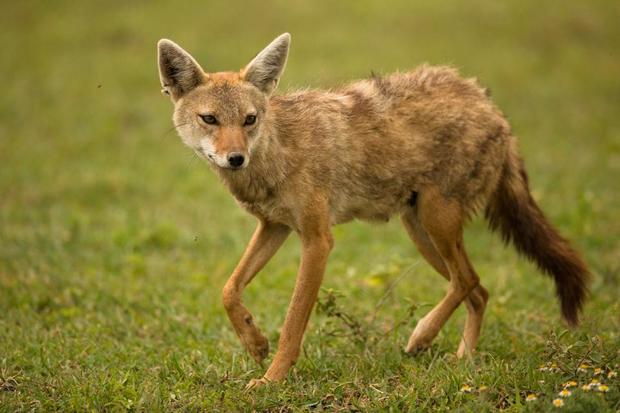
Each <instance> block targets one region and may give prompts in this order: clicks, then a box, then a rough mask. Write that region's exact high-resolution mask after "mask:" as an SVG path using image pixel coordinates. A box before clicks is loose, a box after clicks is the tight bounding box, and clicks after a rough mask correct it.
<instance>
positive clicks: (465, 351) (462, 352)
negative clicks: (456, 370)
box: [456, 341, 474, 359]
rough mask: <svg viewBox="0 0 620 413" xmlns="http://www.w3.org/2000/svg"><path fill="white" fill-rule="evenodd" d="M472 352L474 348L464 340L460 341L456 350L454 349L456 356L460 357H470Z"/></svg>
mask: <svg viewBox="0 0 620 413" xmlns="http://www.w3.org/2000/svg"><path fill="white" fill-rule="evenodd" d="M473 354H474V350H473V349H472V348H471V347H470V346H468V345H467V344H465V342H464V341H461V344H459V348H458V350H456V358H457V359H462V358H463V357H471V356H472V355H473Z"/></svg>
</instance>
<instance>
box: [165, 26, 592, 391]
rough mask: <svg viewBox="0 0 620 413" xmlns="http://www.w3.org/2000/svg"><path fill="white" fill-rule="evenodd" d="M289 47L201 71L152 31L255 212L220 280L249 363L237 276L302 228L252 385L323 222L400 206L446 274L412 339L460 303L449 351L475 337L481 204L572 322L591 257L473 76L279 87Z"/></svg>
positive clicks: (187, 112) (173, 78) (285, 43)
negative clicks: (460, 321) (551, 212)
mask: <svg viewBox="0 0 620 413" xmlns="http://www.w3.org/2000/svg"><path fill="white" fill-rule="evenodd" d="M289 44H290V35H289V34H288V33H285V34H282V35H281V36H279V37H278V38H276V39H275V40H274V41H273V42H272V43H271V44H269V45H268V46H267V47H266V48H265V49H264V50H262V51H261V52H260V53H259V54H258V55H256V57H255V58H254V59H253V60H252V61H250V63H249V64H248V65H247V66H245V67H244V68H243V69H241V70H240V71H238V72H220V73H206V72H204V71H203V69H202V68H201V67H200V65H199V64H198V63H197V62H196V60H194V58H193V57H192V56H190V55H189V54H188V53H187V52H186V51H184V50H183V49H182V48H181V47H179V46H178V45H176V44H175V43H173V42H172V41H170V40H166V39H162V40H160V41H159V43H158V59H159V74H160V79H161V83H162V87H163V92H164V93H166V94H169V95H170V97H171V98H172V101H173V102H174V116H173V121H174V125H175V126H176V129H177V131H178V133H179V135H180V136H181V138H182V139H183V141H184V143H185V144H186V145H187V146H189V147H190V148H191V149H193V150H194V151H195V152H196V153H197V154H198V155H199V156H200V157H202V158H204V159H206V160H207V161H208V162H209V164H210V165H211V166H212V168H213V169H214V170H215V172H216V173H217V174H218V175H219V177H220V178H221V180H222V182H223V183H224V185H226V186H227V187H228V189H229V190H230V192H232V194H233V196H234V197H235V198H236V199H237V201H238V203H239V204H240V205H241V207H243V208H244V209H246V210H247V211H248V212H249V213H251V214H252V215H254V216H255V217H256V218H257V219H258V226H257V229H256V231H255V232H254V235H253V236H252V239H251V241H250V243H249V245H248V247H247V249H246V251H245V253H244V254H243V257H242V258H241V261H240V262H239V264H238V265H237V267H236V268H235V270H234V272H233V274H232V276H231V277H230V279H229V280H228V282H227V283H226V285H225V286H224V289H223V302H224V306H225V308H226V312H227V314H228V317H229V318H230V321H231V322H232V325H233V327H234V329H235V331H236V333H237V334H238V336H239V338H240V339H241V342H242V343H243V345H244V346H245V347H246V349H247V350H248V351H249V353H250V354H251V355H252V357H253V358H254V359H256V360H257V361H258V362H261V361H262V360H263V359H264V358H265V357H266V356H267V353H268V349H269V344H268V341H267V339H266V338H265V337H264V336H263V334H261V332H260V330H259V329H258V327H257V326H256V325H255V323H254V320H253V318H252V315H251V314H250V312H249V311H248V310H247V309H246V308H245V307H244V306H243V304H242V300H241V294H242V291H243V288H244V287H245V286H246V285H247V284H248V283H250V281H251V280H252V279H253V278H254V276H255V275H256V274H257V273H258V272H259V271H260V270H261V269H262V268H263V266H264V265H265V263H266V262H267V261H268V260H269V259H270V258H271V257H272V256H273V254H274V253H275V252H276V251H277V250H278V248H279V247H280V245H282V243H283V242H284V240H285V239H286V238H287V236H288V235H289V233H290V232H291V231H295V232H297V233H298V234H299V237H300V238H301V245H302V258H301V265H300V267H299V273H298V275H297V282H296V285H295V288H294V292H293V297H292V299H291V302H290V305H289V309H288V313H287V316H286V319H285V322H284V326H283V328H282V332H281V335H280V339H279V343H278V350H277V352H276V354H275V357H274V359H273V362H272V363H271V365H270V367H269V368H268V369H267V371H266V373H265V375H264V377H262V378H261V379H254V380H252V381H251V382H250V383H249V384H248V387H249V388H251V387H255V386H258V385H261V384H264V383H267V382H269V381H275V380H281V379H283V378H284V377H285V376H286V374H287V372H288V370H289V368H290V367H291V366H292V365H293V364H294V363H295V360H296V359H297V357H298V355H299V350H300V345H301V342H302V338H303V334H304V330H305V328H306V324H307V323H308V318H309V317H310V313H311V310H312V307H313V305H314V303H315V301H316V298H317V294H318V291H319V286H320V284H321V280H322V278H323V273H324V270H325V265H326V262H327V257H328V255H329V252H330V250H331V249H332V245H333V239H332V236H331V233H330V228H331V227H332V226H333V225H336V224H340V223H344V222H347V221H350V220H353V219H360V220H370V221H387V220H388V219H389V218H390V217H391V216H392V215H395V214H398V215H400V218H401V220H402V223H403V225H404V227H405V229H406V230H407V233H408V234H409V236H410V237H411V239H412V240H413V242H414V243H415V244H416V246H417V247H418V249H419V251H420V253H421V254H422V256H424V258H426V260H427V261H428V262H429V264H430V265H431V266H433V267H434V268H435V269H436V270H437V272H439V273H440V274H441V275H442V276H443V277H445V278H446V279H447V280H448V281H449V288H448V292H447V293H446V295H445V297H444V298H443V299H442V300H441V302H440V303H439V304H437V306H436V307H435V308H433V309H432V310H431V311H430V312H429V313H428V314H427V315H426V316H425V317H423V318H422V319H421V320H420V321H419V322H418V324H417V326H416V328H415V329H414V331H413V333H412V334H411V337H410V338H409V342H408V344H407V347H406V351H408V352H416V351H419V350H421V349H425V348H427V347H428V346H429V345H430V344H431V342H432V340H433V339H434V338H435V336H436V335H437V333H438V332H439V330H440V329H441V327H442V326H443V325H444V324H445V322H446V321H447V320H448V318H449V317H450V316H451V314H452V313H453V312H454V310H455V309H456V308H457V307H458V305H459V304H460V303H461V302H462V301H464V302H465V305H466V306H467V319H466V321H465V327H464V331H463V335H462V340H461V343H460V345H459V347H458V350H457V353H456V354H457V356H458V357H462V356H464V355H468V354H470V353H471V352H472V351H473V350H474V348H475V346H476V342H477V340H478V335H479V333H480V327H481V323H482V317H483V313H484V310H485V306H486V303H487V299H488V293H487V291H486V289H485V288H484V287H483V286H482V285H481V284H480V281H479V278H478V275H477V274H476V272H475V270H474V268H473V266H472V265H471V263H470V261H469V258H468V257H467V254H466V252H465V247H464V245H463V225H464V224H465V222H466V221H467V220H468V218H470V217H471V216H472V215H473V214H475V213H477V212H479V211H482V210H484V212H485V215H486V217H487V218H488V221H489V226H490V228H491V229H493V230H499V232H500V233H501V234H502V237H503V239H504V241H506V242H512V243H513V244H514V245H515V247H516V248H517V250H518V251H519V252H520V253H522V254H523V255H525V256H526V257H527V258H529V259H530V260H532V261H534V262H535V263H536V264H537V265H538V267H539V268H540V269H541V270H542V272H544V273H546V274H548V275H549V276H551V277H552V278H553V279H554V280H555V284H556V292H557V296H558V297H559V300H560V303H561V309H562V315H563V317H564V319H565V320H566V322H567V323H568V324H569V325H575V324H577V322H578V315H579V312H580V311H581V308H582V305H583V303H584V300H585V297H586V295H587V290H588V288H587V286H588V279H589V273H588V270H587V268H586V266H585V264H584V262H583V261H582V259H581V258H580V257H579V255H578V254H577V253H576V252H575V251H574V250H573V249H572V248H571V246H570V245H569V243H568V241H567V240H565V239H564V238H563V237H562V236H560V235H559V234H558V232H557V231H556V230H555V229H554V227H553V226H552V225H551V224H550V223H549V222H548V221H547V219H546V218H545V216H544V214H543V213H542V211H541V210H540V209H539V207H538V206H537V205H536V203H535V202H534V199H533V198H532V196H531V194H530V191H529V188H528V179H527V175H526V173H525V169H524V166H523V162H522V160H521V158H520V156H519V154H518V150H517V139H516V138H515V136H514V135H513V134H512V133H511V130H510V126H509V125H508V122H507V121H506V119H505V117H504V116H503V114H502V112H501V111H500V110H499V109H498V108H497V107H496V106H495V105H494V104H493V103H492V102H491V100H490V98H489V94H488V93H487V91H486V90H485V89H484V88H483V87H481V86H480V85H479V84H478V82H477V81H476V80H475V79H464V78H462V77H460V76H459V74H458V73H457V71H456V70H454V69H452V68H449V67H432V66H427V65H424V66H421V67H419V68H417V69H416V70H414V71H411V72H406V73H397V74H392V75H389V76H384V77H380V76H373V77H371V78H369V79H365V80H360V81H357V82H354V83H351V84H349V85H347V86H343V87H340V88H335V89H331V90H307V91H301V92H295V93H290V94H285V95H273V91H274V89H275V88H276V85H277V83H278V80H279V78H280V76H281V74H282V72H283V70H284V66H285V63H286V60H287V56H288V50H289Z"/></svg>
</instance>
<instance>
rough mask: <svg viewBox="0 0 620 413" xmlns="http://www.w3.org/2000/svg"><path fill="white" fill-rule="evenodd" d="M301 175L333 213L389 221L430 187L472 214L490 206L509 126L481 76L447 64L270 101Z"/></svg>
mask: <svg viewBox="0 0 620 413" xmlns="http://www.w3.org/2000/svg"><path fill="white" fill-rule="evenodd" d="M272 108H273V111H274V119H275V122H276V125H277V126H276V129H277V135H278V136H279V139H278V140H279V141H280V142H281V143H282V145H283V146H285V147H288V149H289V153H291V154H293V156H295V157H296V161H295V162H292V163H293V164H295V165H296V166H297V167H296V171H298V173H302V174H303V175H305V176H304V179H303V181H304V182H308V183H312V185H316V186H320V187H323V188H328V191H329V193H330V199H331V205H332V209H333V219H334V221H336V222H343V221H346V220H349V219H352V218H360V219H370V220H374V219H379V220H382V219H387V218H388V217H389V216H390V215H392V214H393V213H396V212H398V211H400V210H401V209H402V208H403V207H404V205H406V203H407V202H408V200H409V199H410V198H411V195H412V192H413V191H420V190H423V189H424V188H425V187H428V186H436V187H439V188H440V189H441V190H442V192H443V193H444V194H446V195H448V196H450V197H454V198H456V199H458V201H459V202H460V203H461V204H462V205H463V207H464V209H465V210H466V211H468V212H472V211H474V210H475V209H477V208H479V207H481V206H483V205H485V204H486V201H487V199H488V197H489V194H490V192H491V191H492V190H493V189H494V188H495V187H496V186H497V181H498V179H499V174H500V172H501V168H502V165H503V164H504V162H505V159H506V153H507V150H508V141H509V138H510V131H509V127H508V124H507V122H506V121H505V119H504V117H503V115H502V113H501V112H500V111H499V110H498V109H497V108H496V107H495V106H494V105H493V103H492V102H491V101H490V99H489V97H488V94H487V92H486V90H485V89H484V88H482V87H481V86H480V85H479V84H478V83H477V81H476V80H475V79H464V78H462V77H460V76H459V75H458V73H457V72H456V70H454V69H452V68H447V67H431V66H422V67H420V68H418V69H417V70H415V71H412V72H408V73H398V74H393V75H390V76H386V77H376V76H375V77H372V78H370V79H366V80H362V81H359V82H356V83H353V84H350V85H348V86H345V87H342V88H339V89H334V90H329V91H306V92H299V93H295V94H290V95H286V96H281V97H277V98H273V99H272Z"/></svg>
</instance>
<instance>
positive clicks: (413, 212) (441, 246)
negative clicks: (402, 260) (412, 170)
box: [401, 192, 488, 357]
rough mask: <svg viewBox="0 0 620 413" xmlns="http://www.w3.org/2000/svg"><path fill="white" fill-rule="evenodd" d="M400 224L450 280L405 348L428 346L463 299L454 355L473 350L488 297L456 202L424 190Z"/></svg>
mask: <svg viewBox="0 0 620 413" xmlns="http://www.w3.org/2000/svg"><path fill="white" fill-rule="evenodd" d="M401 219H402V221H403V224H404V226H405V228H406V230H407V232H408V234H409V235H410V237H411V238H412V240H413V241H414V242H415V244H416V246H417V247H418V249H419V250H420V252H421V254H422V255H423V256H424V257H425V258H426V260H427V261H428V262H429V263H430V264H431V265H432V266H433V267H434V268H435V269H436V270H437V272H439V273H440V274H441V275H443V276H444V277H445V278H447V279H448V280H449V281H450V288H449V290H448V293H447V294H446V296H445V297H444V299H443V300H442V301H441V302H440V303H439V304H438V305H437V306H436V307H435V308H434V309H433V310H432V311H431V312H429V313H428V314H427V315H426V316H425V317H424V318H423V319H422V320H420V322H419V323H418V325H417V326H416V329H415V330H414V332H413V334H412V335H411V338H410V339H409V343H408V345H407V351H408V352H413V351H417V350H420V349H423V348H426V347H428V346H429V345H430V344H431V342H432V340H433V339H434V338H435V336H436V335H437V333H438V332H439V330H440V329H441V327H442V326H443V325H444V324H445V322H446V321H447V320H448V318H449V317H450V316H451V315H452V313H453V312H454V310H455V309H456V307H458V305H459V304H460V302H461V301H463V299H465V302H466V305H467V311H468V313H467V321H466V322H465V330H464V333H463V337H462V341H461V344H460V345H459V350H458V351H457V356H458V357H462V356H464V355H465V354H469V353H470V352H471V351H473V349H474V347H475V344H476V341H477V339H478V335H479V333H480V326H481V324H482V318H483V314H484V308H485V305H486V300H487V296H488V295H487V292H486V290H485V289H484V288H483V287H482V286H480V285H479V284H478V276H477V275H476V273H475V271H474V270H473V268H472V266H471V264H470V263H469V260H468V258H467V255H466V253H465V250H464V249H463V240H462V214H461V211H460V208H459V206H458V204H455V203H453V202H451V201H448V200H446V199H444V198H443V197H441V196H440V195H439V194H437V193H433V192H427V193H425V194H424V196H421V197H420V199H419V200H418V205H417V207H416V208H411V209H408V210H406V211H404V212H403V214H402V215H401Z"/></svg>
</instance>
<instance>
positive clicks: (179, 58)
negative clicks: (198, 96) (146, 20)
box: [157, 39, 204, 101]
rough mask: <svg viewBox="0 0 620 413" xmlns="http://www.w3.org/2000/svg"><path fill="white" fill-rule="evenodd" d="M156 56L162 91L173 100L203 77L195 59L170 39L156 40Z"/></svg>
mask: <svg viewBox="0 0 620 413" xmlns="http://www.w3.org/2000/svg"><path fill="white" fill-rule="evenodd" d="M157 58H158V62H159V79H160V80H161V85H162V88H163V89H162V92H163V93H165V94H167V95H170V97H171V98H172V100H173V101H176V100H177V99H179V98H180V97H181V96H183V95H184V94H185V93H187V92H189V91H190V90H192V89H193V88H195V87H196V86H198V85H199V84H200V83H201V82H202V81H203V79H204V72H203V70H202V68H201V67H200V65H199V64H198V63H197V62H196V60H194V58H193V57H192V56H191V55H190V54H189V53H187V52H186V51H185V50H183V49H182V48H181V46H179V45H178V44H176V43H174V42H173V41H171V40H168V39H161V40H160V41H159V42H157Z"/></svg>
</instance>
